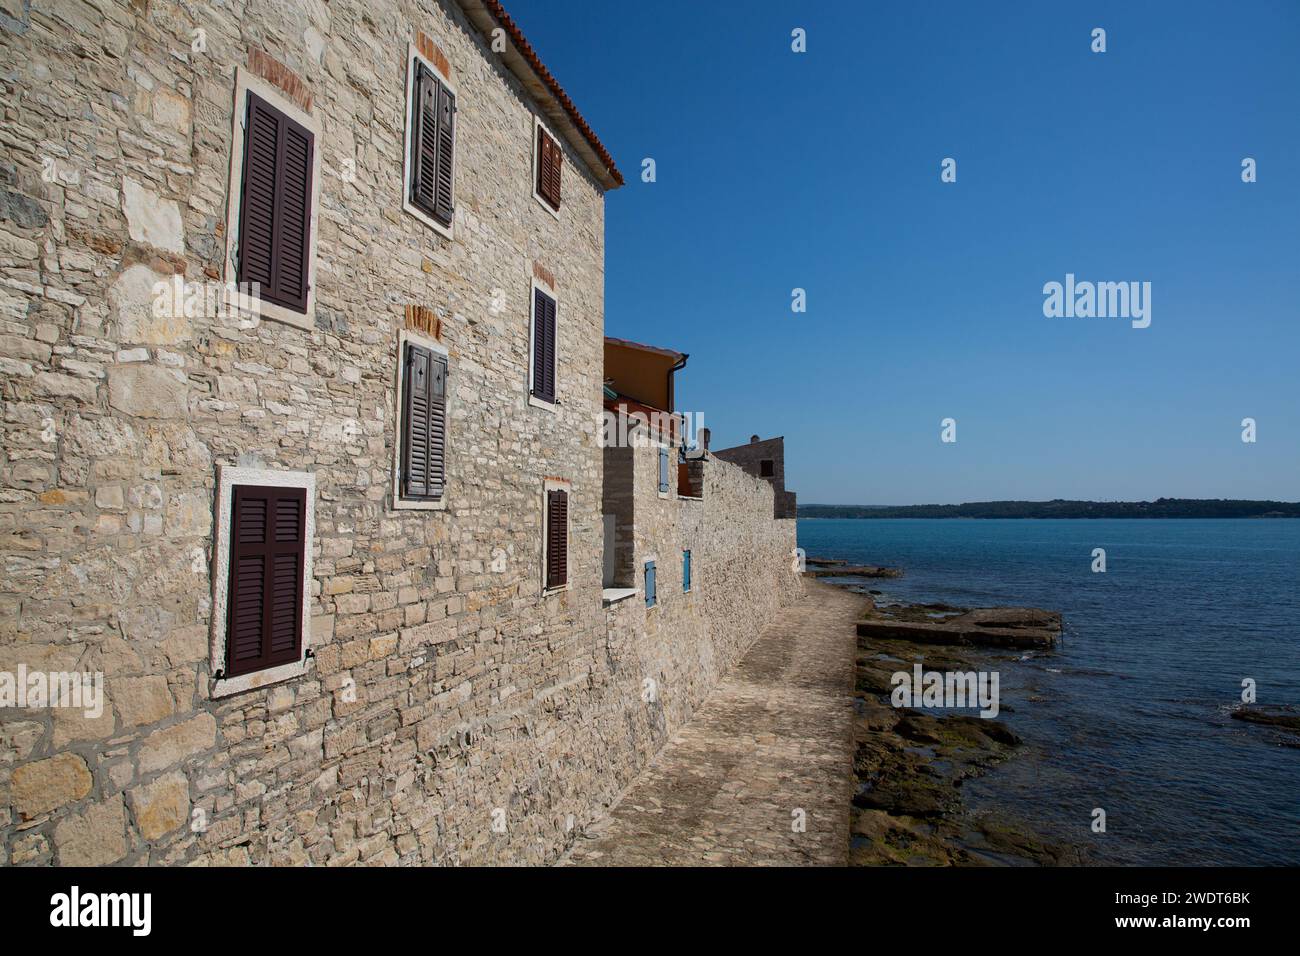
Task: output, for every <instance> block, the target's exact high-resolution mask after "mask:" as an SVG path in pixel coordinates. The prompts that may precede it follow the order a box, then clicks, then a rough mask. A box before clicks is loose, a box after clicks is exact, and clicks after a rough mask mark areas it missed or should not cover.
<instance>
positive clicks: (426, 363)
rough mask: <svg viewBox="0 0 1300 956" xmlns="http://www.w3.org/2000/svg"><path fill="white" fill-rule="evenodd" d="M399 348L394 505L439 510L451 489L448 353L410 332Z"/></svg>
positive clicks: (399, 342) (403, 336)
mask: <svg viewBox="0 0 1300 956" xmlns="http://www.w3.org/2000/svg"><path fill="white" fill-rule="evenodd" d="M398 348H399V352H398V354H399V356H400V365H401V367H400V369H399V373H398V383H397V398H398V401H397V409H398V458H397V482H396V486H397V487H396V489H395V491H396V493H395V495H394V506H395V507H397V508H402V507H419V506H421V505H423V506H424V507H438V506H441V504H442V502H443V498H444V493H445V491H446V487H447V352H446V350H445V349H443V348H442V346H440V345H438V344H436V343H434V342H432V341H430V340H427V339H425V338H423V337H422V336H416V335H414V334H413V333H411V332H406V331H404V332H402V333H401V335H400V336H399V339H398Z"/></svg>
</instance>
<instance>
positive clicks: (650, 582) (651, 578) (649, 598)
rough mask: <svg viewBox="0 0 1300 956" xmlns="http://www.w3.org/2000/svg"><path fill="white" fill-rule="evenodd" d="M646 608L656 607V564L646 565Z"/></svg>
mask: <svg viewBox="0 0 1300 956" xmlns="http://www.w3.org/2000/svg"><path fill="white" fill-rule="evenodd" d="M645 606H646V607H654V606H655V563H654V562H653V561H647V562H646V563H645Z"/></svg>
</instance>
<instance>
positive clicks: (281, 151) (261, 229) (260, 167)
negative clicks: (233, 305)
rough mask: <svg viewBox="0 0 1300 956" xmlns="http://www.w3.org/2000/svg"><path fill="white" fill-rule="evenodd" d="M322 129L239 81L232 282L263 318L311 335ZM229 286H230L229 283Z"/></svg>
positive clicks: (278, 98) (282, 100)
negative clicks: (254, 303) (307, 330)
mask: <svg viewBox="0 0 1300 956" xmlns="http://www.w3.org/2000/svg"><path fill="white" fill-rule="evenodd" d="M319 130H320V127H319V123H318V122H317V121H316V120H314V119H313V118H312V117H311V116H309V115H308V114H307V113H305V112H304V111H303V110H301V109H299V108H298V107H297V106H295V105H294V104H292V103H290V102H289V100H288V99H287V98H286V97H284V96H282V95H281V94H280V92H279V91H278V90H277V89H276V88H275V87H274V86H272V85H271V84H270V83H267V82H266V81H264V80H262V79H261V78H260V77H257V76H254V75H252V74H251V73H249V72H247V71H245V70H242V69H241V70H238V71H237V73H236V81H235V124H234V142H233V144H232V149H231V171H230V184H231V188H230V196H229V202H228V205H227V213H226V215H227V245H226V252H227V259H226V261H227V269H228V271H227V276H228V277H230V278H233V280H234V282H236V283H239V285H240V288H241V290H242V295H243V297H242V298H241V300H240V302H239V303H238V304H241V305H244V304H245V303H247V302H248V301H249V300H250V299H251V300H254V301H255V302H256V303H257V305H256V308H257V310H258V312H259V313H260V314H261V315H262V316H264V317H266V318H271V319H275V320H277V321H281V322H288V323H289V324H291V325H297V326H299V327H300V328H308V329H310V328H314V326H315V321H314V316H313V315H312V314H311V312H312V310H313V308H314V302H315V295H314V290H313V288H312V281H313V272H314V265H315V249H316V235H315V217H316V205H317V202H316V200H317V195H318V192H319V185H318V183H319V179H320V175H319V173H320V165H319V164H320V157H319V153H318V150H317V149H316V138H317V136H318V134H319ZM228 281H229V278H228Z"/></svg>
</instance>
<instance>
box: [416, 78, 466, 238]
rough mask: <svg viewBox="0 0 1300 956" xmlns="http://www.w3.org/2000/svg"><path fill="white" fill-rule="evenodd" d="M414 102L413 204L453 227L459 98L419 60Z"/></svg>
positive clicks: (445, 224)
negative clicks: (453, 189) (453, 190)
mask: <svg viewBox="0 0 1300 956" xmlns="http://www.w3.org/2000/svg"><path fill="white" fill-rule="evenodd" d="M414 75H415V82H414V85H413V86H414V88H413V90H412V94H411V95H412V103H411V114H410V115H411V164H410V169H411V183H410V190H411V205H413V206H415V207H416V208H417V209H419V210H420V211H421V212H423V213H425V214H426V215H428V216H432V217H433V218H434V219H435V220H437V221H438V222H440V223H442V224H443V225H444V226H450V225H451V221H452V219H453V218H454V217H455V213H456V209H455V202H454V196H453V194H452V186H453V179H452V177H453V173H454V161H455V152H456V95H455V94H454V93H452V92H451V90H450V89H448V88H447V85H446V84H445V83H443V82H442V81H441V80H440V79H439V78H438V76H437V74H435V73H434V72H433V71H432V70H431V69H429V68H428V67H427V66H426V65H425V64H424V62H423V61H422V60H420V59H419V58H418V57H417V58H416V60H415V68H414Z"/></svg>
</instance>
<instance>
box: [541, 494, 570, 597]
mask: <svg viewBox="0 0 1300 956" xmlns="http://www.w3.org/2000/svg"><path fill="white" fill-rule="evenodd" d="M568 583H569V494H568V492H566V491H563V490H562V489H559V488H557V489H554V490H552V491H548V492H547V493H546V586H547V587H548V588H562V587H564V586H565V585H566V584H568Z"/></svg>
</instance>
